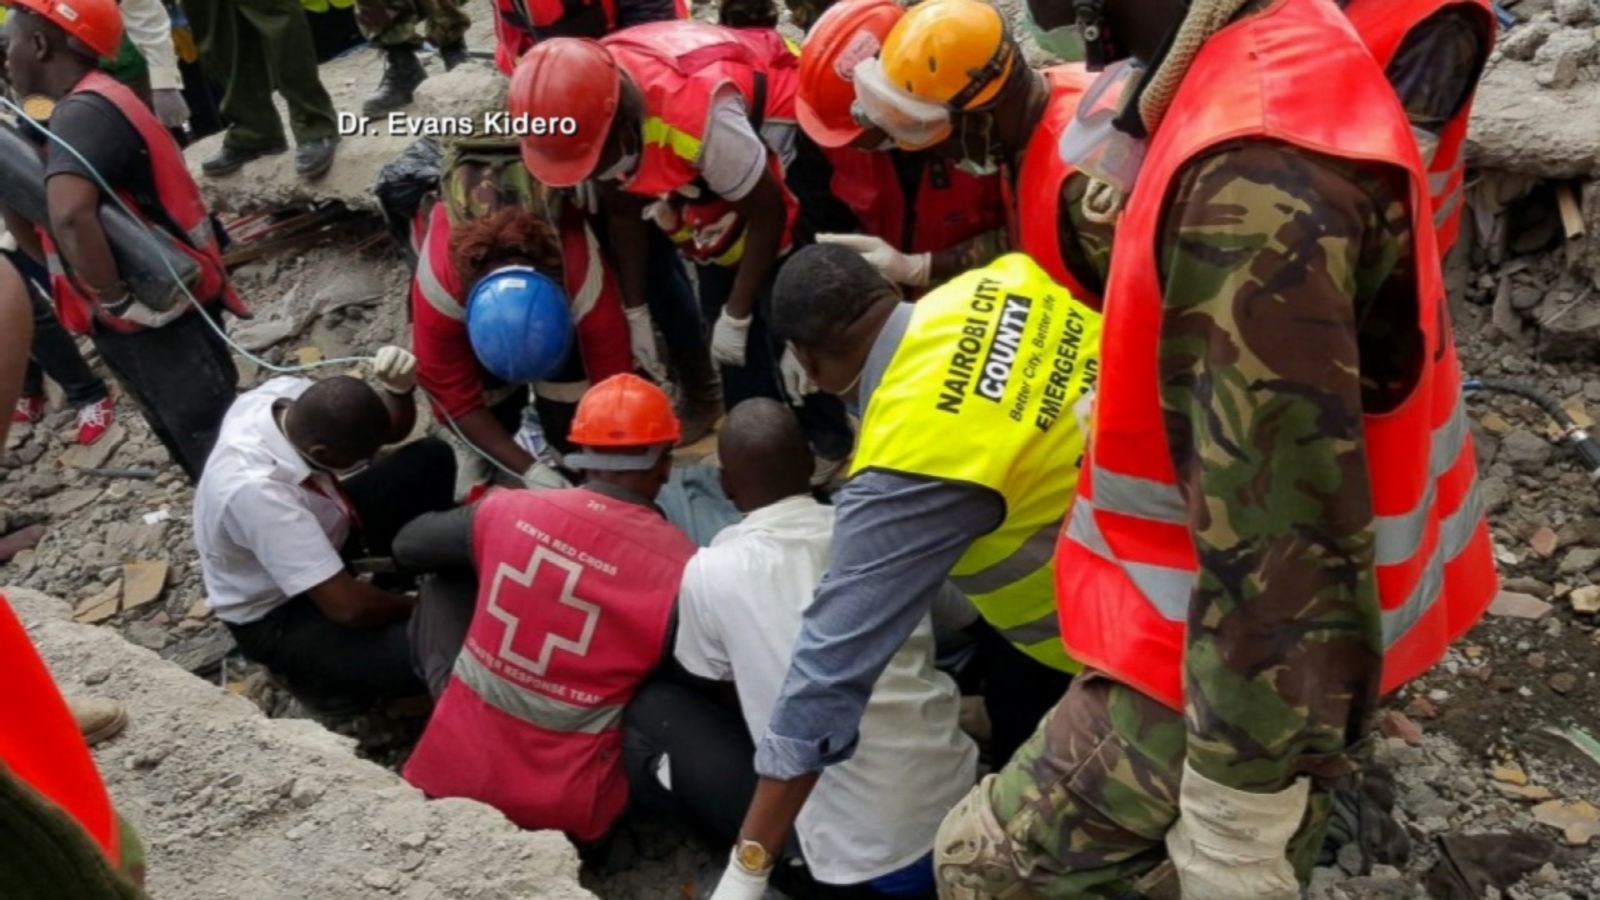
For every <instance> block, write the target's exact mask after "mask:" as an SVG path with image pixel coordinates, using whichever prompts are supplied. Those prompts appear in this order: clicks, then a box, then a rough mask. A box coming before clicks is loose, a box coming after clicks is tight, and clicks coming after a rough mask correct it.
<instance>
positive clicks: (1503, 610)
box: [1489, 591, 1555, 619]
mask: <svg viewBox="0 0 1600 900" xmlns="http://www.w3.org/2000/svg"><path fill="white" fill-rule="evenodd" d="M1553 609H1555V607H1553V606H1551V605H1550V604H1548V603H1546V602H1544V601H1543V600H1540V599H1539V598H1538V597H1535V596H1533V595H1532V594H1519V593H1517V592H1515V591H1501V592H1500V593H1499V594H1496V595H1495V598H1494V602H1493V603H1491V604H1489V614H1490V615H1494V616H1500V617H1502V618H1508V619H1542V618H1544V617H1545V616H1548V615H1550V612H1551V610H1553Z"/></svg>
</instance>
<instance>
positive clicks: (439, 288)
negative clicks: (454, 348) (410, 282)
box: [416, 241, 467, 322]
mask: <svg viewBox="0 0 1600 900" xmlns="http://www.w3.org/2000/svg"><path fill="white" fill-rule="evenodd" d="M429 244H430V246H429V248H428V251H429V252H426V253H423V254H422V255H420V256H418V257H417V276H416V281H417V290H418V291H419V292H420V293H421V294H422V299H424V300H426V301H428V305H429V306H431V307H433V311H434V312H436V313H438V314H439V315H441V316H444V317H445V318H447V319H452V320H454V321H457V322H464V321H466V318H467V307H466V304H464V303H461V302H460V301H458V300H456V298H455V297H453V296H451V294H450V292H449V291H447V290H445V289H444V285H443V284H441V283H440V282H439V276H438V275H437V274H436V273H435V272H434V271H433V259H432V256H433V253H432V247H431V244H432V241H429Z"/></svg>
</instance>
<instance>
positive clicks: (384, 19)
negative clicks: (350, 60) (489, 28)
mask: <svg viewBox="0 0 1600 900" xmlns="http://www.w3.org/2000/svg"><path fill="white" fill-rule="evenodd" d="M461 5H462V4H461V0H356V24H357V25H360V26H361V34H362V35H363V36H364V37H366V39H367V40H369V41H371V42H373V43H374V44H377V45H378V46H380V47H412V48H416V47H419V46H421V45H422V40H423V38H424V37H426V38H427V40H428V43H430V44H432V45H433V46H435V47H437V48H439V49H447V48H451V47H459V46H461V45H462V44H463V43H464V42H465V41H466V38H467V26H468V25H471V24H472V20H471V19H469V18H468V17H467V14H466V12H464V11H463V10H462V8H461ZM418 20H420V21H421V23H422V29H423V32H422V34H421V35H419V34H417V23H418Z"/></svg>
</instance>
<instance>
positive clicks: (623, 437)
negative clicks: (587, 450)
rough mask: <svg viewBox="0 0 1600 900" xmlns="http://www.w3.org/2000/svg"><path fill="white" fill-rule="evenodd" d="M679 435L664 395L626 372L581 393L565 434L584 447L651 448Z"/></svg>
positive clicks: (669, 401)
mask: <svg viewBox="0 0 1600 900" xmlns="http://www.w3.org/2000/svg"><path fill="white" fill-rule="evenodd" d="M682 436H683V429H682V427H681V426H679V424H678V416H677V414H676V413H674V412H673V411H672V401H671V400H669V399H667V395H666V392H664V391H662V390H661V388H658V387H656V386H655V385H653V384H651V383H650V382H648V381H645V380H644V379H643V378H640V377H639V376H637V375H634V374H631V373H628V372H624V373H622V374H620V375H613V376H611V377H610V378H607V379H606V380H605V381H602V382H600V383H599V384H597V385H595V386H594V387H592V388H590V389H589V390H588V391H586V392H585V393H584V395H583V398H582V399H580V400H579V401H578V411H577V412H576V413H575V414H574V415H573V417H572V429H571V431H570V432H568V435H567V437H568V439H569V440H571V441H572V442H573V443H574V444H578V445H579V446H583V447H653V446H658V445H661V444H676V443H677V442H678V438H680V437H682Z"/></svg>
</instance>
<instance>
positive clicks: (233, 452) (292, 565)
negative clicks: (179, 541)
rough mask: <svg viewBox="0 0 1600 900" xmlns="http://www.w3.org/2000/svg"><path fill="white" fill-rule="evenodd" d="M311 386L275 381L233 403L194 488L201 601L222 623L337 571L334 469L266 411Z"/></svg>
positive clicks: (339, 540) (246, 619) (344, 512)
mask: <svg viewBox="0 0 1600 900" xmlns="http://www.w3.org/2000/svg"><path fill="white" fill-rule="evenodd" d="M310 386H311V381H310V380H309V379H305V378H274V379H272V380H271V381H268V382H267V383H266V384H263V385H261V386H260V387H258V388H256V389H255V390H253V391H250V392H249V393H246V394H243V395H241V396H240V397H239V399H237V400H235V401H234V402H233V406H232V407H230V408H229V409H228V415H227V416H226V417H225V418H223V420H222V431H221V433H220V434H219V435H218V436H217V446H216V449H214V450H213V451H212V452H211V457H210V459H208V460H207V461H206V468H205V473H204V474H203V475H201V476H200V484H199V485H198V486H197V487H196V488H195V497H194V542H195V546H196V547H197V548H198V549H199V551H200V571H201V575H202V576H203V577H204V580H205V587H206V603H207V604H208V605H209V606H210V607H211V608H212V609H213V610H215V611H216V614H217V618H219V619H221V620H222V621H224V622H232V623H234V624H236V625H244V624H247V623H250V622H254V621H256V620H258V619H260V618H261V617H263V616H265V615H266V614H267V613H270V612H272V611H273V610H274V609H277V608H278V607H279V606H282V605H283V604H284V603H287V602H288V600H289V598H291V597H294V596H297V595H299V594H303V593H305V592H306V591H308V590H310V589H312V588H314V587H316V586H317V585H319V584H321V583H322V582H324V581H327V580H328V579H330V578H332V577H334V576H335V575H338V574H339V573H340V572H341V571H343V570H344V560H343V559H342V558H340V556H339V547H340V546H342V545H343V544H344V541H345V538H346V537H348V536H349V534H350V518H351V516H350V510H349V509H348V507H347V505H346V504H347V501H346V500H345V499H344V495H343V494H342V493H341V492H340V490H339V487H338V483H337V482H336V481H335V480H334V479H333V477H332V476H330V475H328V474H327V473H324V472H317V471H315V470H314V469H312V468H311V466H310V465H308V464H307V463H306V461H305V460H304V459H302V458H301V456H300V454H299V453H298V452H296V451H295V449H294V446H293V445H292V444H290V443H289V439H288V438H287V437H285V436H284V434H283V432H282V431H281V430H279V428H278V423H277V422H276V421H275V417H274V416H273V412H272V405H273V404H274V403H275V402H277V401H278V400H280V399H289V400H292V399H294V398H296V397H299V396H300V395H301V394H303V393H305V391H306V388H308V387H310Z"/></svg>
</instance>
